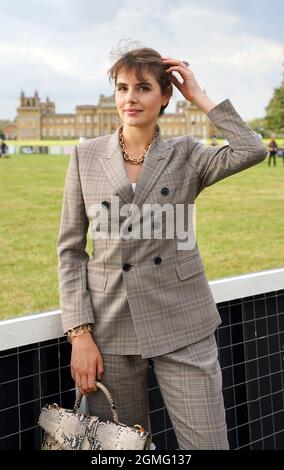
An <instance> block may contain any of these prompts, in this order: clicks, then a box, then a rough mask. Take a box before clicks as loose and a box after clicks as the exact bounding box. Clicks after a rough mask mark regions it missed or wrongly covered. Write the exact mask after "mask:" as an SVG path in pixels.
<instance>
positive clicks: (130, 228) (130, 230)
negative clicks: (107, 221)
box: [128, 224, 132, 232]
mask: <svg viewBox="0 0 284 470" xmlns="http://www.w3.org/2000/svg"><path fill="white" fill-rule="evenodd" d="M128 232H132V224H130V225H128Z"/></svg>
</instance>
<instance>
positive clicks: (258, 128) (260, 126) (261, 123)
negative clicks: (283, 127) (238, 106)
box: [248, 118, 269, 137]
mask: <svg viewBox="0 0 284 470" xmlns="http://www.w3.org/2000/svg"><path fill="white" fill-rule="evenodd" d="M248 125H249V127H250V128H251V129H252V130H253V131H255V132H256V133H257V134H261V135H262V137H269V133H268V131H267V129H266V120H265V118H255V119H252V120H251V121H248Z"/></svg>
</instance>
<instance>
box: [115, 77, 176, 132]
mask: <svg viewBox="0 0 284 470" xmlns="http://www.w3.org/2000/svg"><path fill="white" fill-rule="evenodd" d="M143 77H144V78H145V82H139V80H137V78H136V76H135V71H134V70H130V71H126V70H121V71H120V72H119V73H118V75H117V79H116V86H115V102H116V107H117V111H118V113H119V116H120V119H121V120H122V122H123V124H126V125H128V126H137V127H148V126H151V125H153V126H154V125H155V124H156V121H157V118H158V115H159V112H160V109H161V106H165V105H166V104H167V103H168V101H169V97H168V96H162V95H161V88H160V85H159V83H158V82H157V80H156V78H155V77H154V76H153V75H152V74H149V73H147V72H146V70H145V71H143ZM130 109H132V110H137V111H136V112H135V111H132V112H131V111H128V110H130Z"/></svg>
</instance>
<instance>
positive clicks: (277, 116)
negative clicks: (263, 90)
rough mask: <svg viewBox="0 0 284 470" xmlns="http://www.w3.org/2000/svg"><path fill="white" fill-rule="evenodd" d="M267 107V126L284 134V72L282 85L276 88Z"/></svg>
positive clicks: (272, 130)
mask: <svg viewBox="0 0 284 470" xmlns="http://www.w3.org/2000/svg"><path fill="white" fill-rule="evenodd" d="M265 109H266V116H265V121H266V126H265V127H266V128H267V130H269V131H270V132H273V133H275V134H278V135H281V134H284V74H283V78H282V83H281V85H280V87H278V88H275V89H274V93H273V96H272V98H271V100H270V101H269V103H268V106H267V107H266V108H265Z"/></svg>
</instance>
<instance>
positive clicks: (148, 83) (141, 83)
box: [116, 82, 151, 86]
mask: <svg viewBox="0 0 284 470" xmlns="http://www.w3.org/2000/svg"><path fill="white" fill-rule="evenodd" d="M119 85H124V86H125V85H126V86H127V83H122V82H119V83H117V84H116V86H119ZM136 85H149V86H151V83H150V82H139V83H136Z"/></svg>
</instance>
